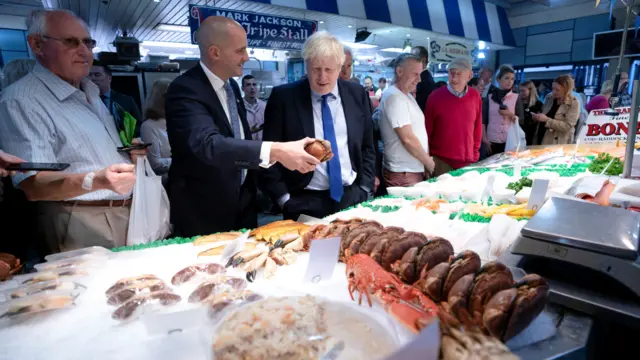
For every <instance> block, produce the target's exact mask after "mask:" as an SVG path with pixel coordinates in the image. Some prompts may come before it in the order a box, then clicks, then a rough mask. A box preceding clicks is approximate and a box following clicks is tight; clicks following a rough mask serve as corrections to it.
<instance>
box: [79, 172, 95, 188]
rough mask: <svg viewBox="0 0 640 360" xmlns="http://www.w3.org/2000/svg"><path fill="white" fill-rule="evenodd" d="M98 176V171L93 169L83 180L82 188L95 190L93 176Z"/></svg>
mask: <svg viewBox="0 0 640 360" xmlns="http://www.w3.org/2000/svg"><path fill="white" fill-rule="evenodd" d="M95 176H96V173H94V172H93V171H92V172H90V173H88V174H87V175H85V176H84V179H83V180H82V188H83V189H85V190H87V191H91V190H93V178H94V177H95Z"/></svg>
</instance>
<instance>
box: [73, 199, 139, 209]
mask: <svg viewBox="0 0 640 360" xmlns="http://www.w3.org/2000/svg"><path fill="white" fill-rule="evenodd" d="M63 203H64V204H67V205H73V206H95V207H98V206H102V207H131V199H130V198H129V199H124V200H93V201H83V200H78V201H63Z"/></svg>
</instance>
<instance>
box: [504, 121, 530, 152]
mask: <svg viewBox="0 0 640 360" xmlns="http://www.w3.org/2000/svg"><path fill="white" fill-rule="evenodd" d="M526 147H527V136H526V135H525V133H524V131H523V130H522V128H521V127H520V124H518V122H517V121H516V122H515V123H513V124H511V126H510V127H509V133H507V143H506V144H505V147H504V151H516V150H518V151H519V150H524V149H525V148H526Z"/></svg>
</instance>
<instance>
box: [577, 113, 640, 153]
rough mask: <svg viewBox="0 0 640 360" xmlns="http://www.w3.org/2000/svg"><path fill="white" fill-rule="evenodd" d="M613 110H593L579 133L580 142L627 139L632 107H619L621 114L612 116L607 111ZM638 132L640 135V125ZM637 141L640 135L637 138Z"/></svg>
mask: <svg viewBox="0 0 640 360" xmlns="http://www.w3.org/2000/svg"><path fill="white" fill-rule="evenodd" d="M607 111H611V110H593V111H592V112H591V113H590V114H589V117H588V118H587V122H586V124H585V125H584V126H583V127H582V129H581V130H580V133H579V134H578V141H577V142H578V143H579V144H599V143H607V142H615V141H618V140H619V141H627V133H628V131H629V117H630V115H631V107H622V108H617V109H616V111H617V112H618V113H619V115H616V116H611V115H607V114H605V112H607ZM636 134H638V135H640V127H639V128H638V131H637V132H636ZM636 139H637V140H636V142H637V141H638V140H640V137H637V138H636Z"/></svg>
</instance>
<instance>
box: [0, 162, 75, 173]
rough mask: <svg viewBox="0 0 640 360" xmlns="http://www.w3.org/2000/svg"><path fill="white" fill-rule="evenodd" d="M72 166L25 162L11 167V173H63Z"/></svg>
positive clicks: (9, 168)
mask: <svg viewBox="0 0 640 360" xmlns="http://www.w3.org/2000/svg"><path fill="white" fill-rule="evenodd" d="M69 166H71V165H70V164H65V163H34V162H23V163H20V164H14V165H9V167H8V168H7V170H9V171H62V170H65V169H66V168H68V167H69Z"/></svg>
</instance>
